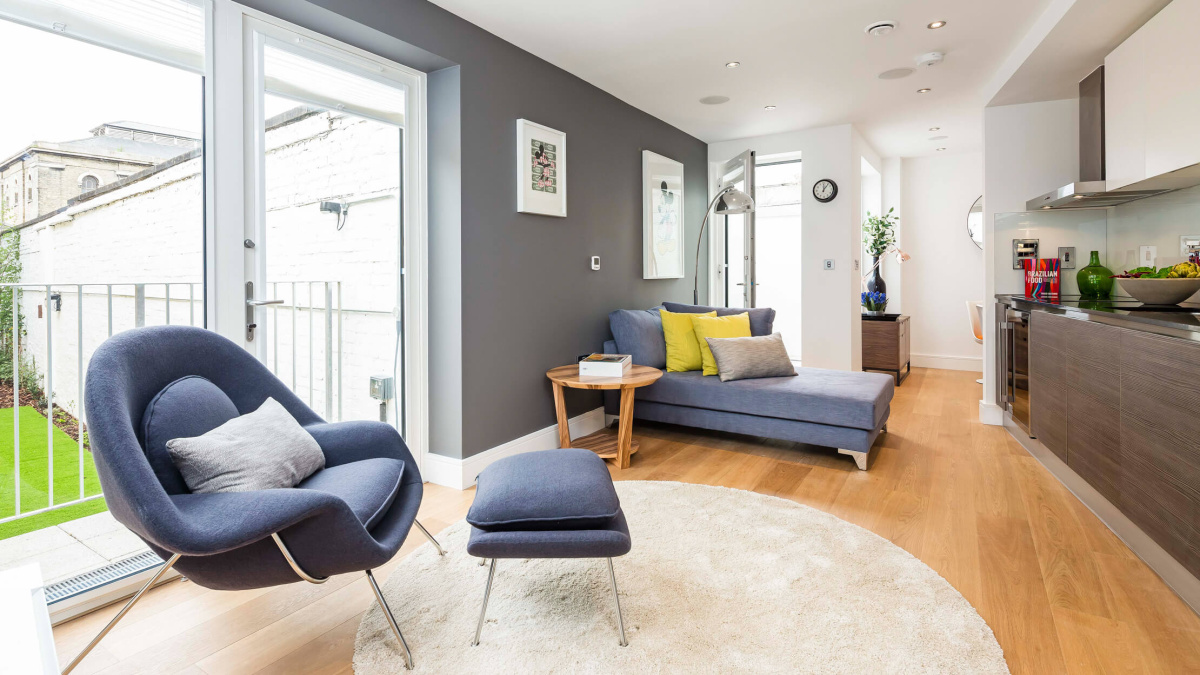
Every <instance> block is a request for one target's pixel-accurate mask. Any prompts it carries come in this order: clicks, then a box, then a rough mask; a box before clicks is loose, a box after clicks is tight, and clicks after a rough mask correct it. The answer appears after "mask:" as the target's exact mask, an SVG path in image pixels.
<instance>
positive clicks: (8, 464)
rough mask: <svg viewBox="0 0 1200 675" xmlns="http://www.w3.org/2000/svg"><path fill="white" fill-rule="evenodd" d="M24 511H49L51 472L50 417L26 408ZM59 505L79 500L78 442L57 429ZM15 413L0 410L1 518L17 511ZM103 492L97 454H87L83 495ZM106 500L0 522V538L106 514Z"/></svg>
mask: <svg viewBox="0 0 1200 675" xmlns="http://www.w3.org/2000/svg"><path fill="white" fill-rule="evenodd" d="M19 410H20V413H19V414H20V418H21V511H22V512H27V511H34V510H37V509H44V508H46V507H47V506H49V505H50V502H49V500H48V499H47V495H48V493H49V491H50V484H49V480H48V477H49V471H48V467H47V461H46V458H47V456H48V455H49V453H48V452H47V450H48V448H47V439H46V426H47V425H46V418H45V417H44V416H43V415H42V414H41V413H39V412H38V411H37V410H35V409H33V408H30V407H28V406H21V407H20V408H19ZM53 439H54V503H55V504H62V503H63V502H69V501H74V500H76V499H79V443H78V442H77V441H75V440H74V439H72V438H71V437H70V436H68V435H67V434H65V433H63V432H62V431H61V430H59V429H58V428H57V427H56V428H55V429H54V436H53ZM13 451H14V448H13V412H12V408H0V518H7V517H9V516H12V515H14V514H15V513H16V508H15V505H16V491H15V490H14V489H13V455H14V452H13ZM99 493H100V479H99V478H98V477H97V476H96V467H95V465H93V464H92V454H91V453H90V452H88V451H87V450H84V452H83V494H84V496H91V495H95V494H99ZM107 508H108V507H107V506H105V504H104V499H103V498H99V499H93V500H91V501H88V502H84V503H82V504H75V505H74V506H67V507H64V508H60V509H54V510H53V511H47V512H46V513H39V514H37V515H35V516H29V517H27V518H19V519H17V520H12V521H9V522H7V523H0V539H7V538H9V537H15V536H17V535H18V534H24V533H26V532H32V531H34V530H40V529H42V528H44V527H50V526H52V525H58V524H59V523H65V522H67V521H69V520H75V519H76V518H82V517H84V516H90V515H92V514H93V513H100V512H101V511H105V510H107Z"/></svg>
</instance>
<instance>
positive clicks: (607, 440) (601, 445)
mask: <svg viewBox="0 0 1200 675" xmlns="http://www.w3.org/2000/svg"><path fill="white" fill-rule="evenodd" d="M639 445H641V444H640V443H638V442H637V439H636V438H631V439H629V454H631V455H633V454H636V453H637V451H638V446H639ZM571 447H572V448H583V449H584V450H591V451H592V452H594V453H596V454H597V455H599V456H600V458H601V459H618V458H619V457H620V437H619V435H618V434H617V430H616V429H601V430H600V431H597V432H596V433H593V434H588V435H587V436H580V437H579V438H574V439H571Z"/></svg>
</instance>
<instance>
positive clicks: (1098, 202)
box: [1025, 180, 1174, 211]
mask: <svg viewBox="0 0 1200 675" xmlns="http://www.w3.org/2000/svg"><path fill="white" fill-rule="evenodd" d="M1173 189H1174V188H1165V189H1163V188H1160V189H1149V190H1119V191H1118V190H1114V191H1112V192H1109V191H1107V190H1105V183H1104V181H1102V180H1095V181H1088V182H1086V183H1069V184H1067V185H1064V186H1062V187H1060V188H1058V189H1057V190H1051V191H1050V192H1047V193H1046V194H1044V195H1042V196H1040V197H1034V198H1033V199H1030V200H1029V201H1027V202H1025V210H1026V211H1036V210H1038V209H1103V208H1106V207H1109V206H1116V205H1118V204H1126V203H1128V202H1132V201H1136V200H1138V199H1145V198H1146V197H1153V196H1154V195H1160V194H1162V193H1164V192H1171V190H1173Z"/></svg>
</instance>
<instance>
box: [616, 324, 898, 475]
mask: <svg viewBox="0 0 1200 675" xmlns="http://www.w3.org/2000/svg"><path fill="white" fill-rule="evenodd" d="M662 309H666V310H667V311H669V312H690V313H695V312H708V311H711V310H716V311H717V314H718V315H727V314H739V313H741V312H749V314H750V332H751V334H753V335H756V336H757V335H770V334H771V329H772V326H773V324H774V321H775V310H773V309H770V308H758V309H750V310H745V309H731V308H724V307H705V306H701V305H684V304H679V303H673V302H664V303H663V305H662ZM658 310H659V308H658V307H655V308H653V309H648V310H624V309H619V310H616V311H614V312H612V313H610V314H609V327H610V329H611V330H612V334H613V339H612V340H608V341H606V342H605V343H604V352H605V353H606V354H630V355H632V357H633V362H634V363H636V364H639V365H645V366H653V367H655V368H663V369H665V368H666V360H667V351H666V344H665V342H664V340H663V329H662V319H661V317H660V315H659V313H658ZM796 372H797V375H796V376H795V377H768V378H761V379H754V380H734V381H732V382H722V381H721V379H720V378H718V377H715V376H708V377H705V376H704V375H703V374H701V373H700V371H692V372H686V373H664V374H663V377H662V379H660V380H659V381H658V382H655V383H654V384H652V385H650V386H648V387H643V388H641V389H639V390H638V392H637V405H635V406H634V410H633V416H634V418H635V419H642V420H650V421H654V422H666V423H669V424H680V425H684V426H690V427H698V428H701V429H711V430H714V431H728V432H732V433H738V434H747V435H751V436H763V437H767V438H778V439H782V440H788V441H796V442H800V443H809V444H812V445H820V446H826V447H830V448H836V449H837V451H838V452H839V453H841V454H844V455H850V456H851V457H853V458H854V461H855V463H856V464H857V465H858V468H860V469H863V470H866V468H867V459H868V456H869V453H870V451H871V446H872V445H874V443H875V439H876V438H878V437H879V435H880V434H881V433H883V432H884V431H886V430H887V421H888V416H889V415H890V413H891V401H892V395H893V393H894V391H895V387H894V385H893V383H892V378H891V377H890V376H888V375H883V374H881V373H864V372H850V371H842V370H824V369H821V368H797V369H796ZM617 403H618V402H617V399H616V397H615V396H612V395H611V393H608V394H607V395H606V396H605V412H607V413H609V414H614V415H615V414H617V410H618V404H617Z"/></svg>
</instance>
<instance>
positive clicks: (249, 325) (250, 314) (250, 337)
mask: <svg viewBox="0 0 1200 675" xmlns="http://www.w3.org/2000/svg"><path fill="white" fill-rule="evenodd" d="M282 304H283V300H255V299H254V282H253V281H247V282H246V342H253V341H254V329H255V328H258V324H256V323H254V308H255V307H262V306H263V305H282Z"/></svg>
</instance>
